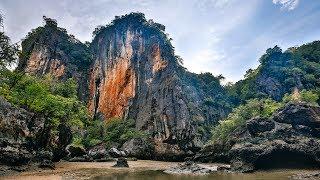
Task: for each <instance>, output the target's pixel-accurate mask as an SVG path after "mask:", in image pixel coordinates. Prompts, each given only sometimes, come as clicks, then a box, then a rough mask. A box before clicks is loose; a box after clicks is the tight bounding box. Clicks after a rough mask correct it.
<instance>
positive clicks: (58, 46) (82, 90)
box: [18, 17, 91, 100]
mask: <svg viewBox="0 0 320 180" xmlns="http://www.w3.org/2000/svg"><path fill="white" fill-rule="evenodd" d="M44 21H45V23H46V24H45V26H43V27H38V28H36V29H34V30H33V31H32V32H30V33H29V34H28V35H27V37H26V38H25V39H24V40H23V41H22V55H21V57H20V59H19V64H18V70H20V71H23V72H25V73H26V74H30V75H37V76H43V75H46V74H50V75H52V76H53V77H55V78H57V79H60V80H66V79H68V78H74V79H75V80H77V81H78V82H79V85H80V86H79V97H80V98H81V99H82V100H84V99H85V97H86V92H87V91H86V89H87V84H88V83H87V82H86V81H87V79H88V78H87V76H88V73H87V69H88V67H89V66H90V59H91V57H90V52H89V48H88V47H86V46H85V45H84V44H82V43H81V42H80V41H79V40H77V39H75V38H74V37H73V36H71V35H68V34H67V32H66V30H65V29H62V28H59V27H57V23H56V22H55V20H53V19H50V18H46V17H44Z"/></svg>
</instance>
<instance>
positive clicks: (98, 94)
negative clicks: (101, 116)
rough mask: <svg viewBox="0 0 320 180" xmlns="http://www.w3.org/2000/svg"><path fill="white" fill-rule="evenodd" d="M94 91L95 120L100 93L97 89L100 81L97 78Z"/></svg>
mask: <svg viewBox="0 0 320 180" xmlns="http://www.w3.org/2000/svg"><path fill="white" fill-rule="evenodd" d="M95 84H96V89H95V96H94V97H95V98H94V117H95V118H96V115H97V111H98V106H99V99H100V92H99V88H100V84H101V79H100V78H98V79H96V82H95Z"/></svg>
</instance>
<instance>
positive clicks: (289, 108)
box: [195, 103, 320, 172]
mask: <svg viewBox="0 0 320 180" xmlns="http://www.w3.org/2000/svg"><path fill="white" fill-rule="evenodd" d="M319 110H320V107H318V106H312V105H308V104H304V103H298V104H287V105H286V106H285V107H284V108H282V109H280V110H279V111H277V112H276V113H275V114H274V115H273V117H272V118H271V119H263V118H255V119H251V120H250V121H248V122H247V126H246V127H244V128H242V130H238V131H237V132H235V133H234V134H233V135H234V136H235V137H236V138H230V140H229V142H227V143H228V145H227V144H225V143H220V144H219V143H214V144H213V145H210V146H208V147H206V148H205V150H202V151H201V152H200V153H199V154H198V155H197V156H196V157H195V159H196V160H198V161H206V162H208V161H209V162H210V161H215V160H216V159H217V157H219V156H221V154H223V155H224V157H226V158H227V159H228V160H229V162H230V163H231V168H232V170H234V171H241V172H250V171H254V170H256V169H268V168H290V167H300V168H306V167H319V165H320V156H319V155H320V140H319V138H318V136H317V134H319V131H318V128H317V127H318V126H317V125H316V124H317V123H316V122H317V121H318V116H319V113H318V112H319ZM306 122H309V123H306ZM254 125H255V127H256V129H255V128H254ZM262 125H264V126H262ZM239 132H241V133H239Z"/></svg>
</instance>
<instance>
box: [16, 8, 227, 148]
mask: <svg viewBox="0 0 320 180" xmlns="http://www.w3.org/2000/svg"><path fill="white" fill-rule="evenodd" d="M45 21H46V25H45V26H44V27H39V28H37V29H35V30H33V31H32V32H31V33H30V34H29V35H28V36H27V38H26V39H25V40H24V41H23V42H22V50H23V51H22V52H23V53H22V56H21V58H20V61H19V66H18V69H19V70H21V71H24V72H26V73H28V74H33V75H40V76H41V75H45V74H51V75H53V76H54V77H56V78H59V79H62V80H64V79H67V78H70V77H73V78H75V79H76V80H77V81H78V83H79V97H80V98H81V99H82V100H85V101H86V102H87V103H88V109H89V112H90V113H91V115H92V117H95V118H98V119H103V120H106V121H108V119H110V118H115V117H116V118H123V119H125V120H126V119H134V120H135V122H136V128H137V129H138V130H142V131H145V132H148V133H149V134H151V136H152V139H154V141H155V142H156V145H157V149H156V150H158V152H160V154H161V153H163V154H167V152H168V151H167V150H168V149H170V153H172V154H183V152H186V151H188V150H192V151H193V150H195V149H198V148H199V147H200V146H201V145H202V143H201V139H202V140H203V139H205V138H206V137H205V134H206V133H205V132H204V131H205V130H204V129H203V128H202V130H201V129H199V128H198V127H199V126H201V125H204V124H212V123H214V122H216V121H217V120H218V119H220V118H221V117H223V116H224V115H225V110H226V108H225V107H221V106H220V105H219V104H218V103H215V99H216V98H220V99H221V96H223V94H224V89H223V88H222V86H221V85H220V84H219V80H218V79H217V78H215V77H214V76H212V75H211V74H208V73H207V74H200V75H198V74H193V73H190V72H188V71H187V70H186V69H185V68H183V67H182V66H181V65H180V64H179V62H178V61H179V58H178V57H177V56H175V54H174V48H173V47H172V45H171V43H170V40H169V38H168V37H167V35H166V34H165V32H164V30H165V27H164V26H163V25H161V24H158V23H155V22H153V21H152V20H149V21H147V20H146V19H145V17H144V14H141V13H131V14H128V15H124V16H122V17H116V19H115V20H113V21H112V23H111V24H110V25H107V26H105V27H102V28H100V29H97V30H96V31H95V32H94V34H95V37H94V40H93V41H92V43H91V45H90V48H91V51H90V53H89V52H88V48H87V46H86V45H84V44H82V43H81V42H79V41H77V40H76V39H75V38H73V37H72V36H69V35H67V33H66V31H65V30H64V29H61V28H58V27H57V24H56V22H55V21H54V20H52V19H49V18H45ZM92 58H93V59H92ZM91 59H92V60H91Z"/></svg>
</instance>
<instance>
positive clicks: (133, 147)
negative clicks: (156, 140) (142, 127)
mask: <svg viewBox="0 0 320 180" xmlns="http://www.w3.org/2000/svg"><path fill="white" fill-rule="evenodd" d="M154 148H155V147H154V144H153V142H151V141H150V140H146V139H144V138H134V139H131V140H129V141H127V142H125V143H124V144H123V145H122V147H121V149H122V150H123V151H124V152H125V153H126V156H127V157H135V158H138V159H154Z"/></svg>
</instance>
